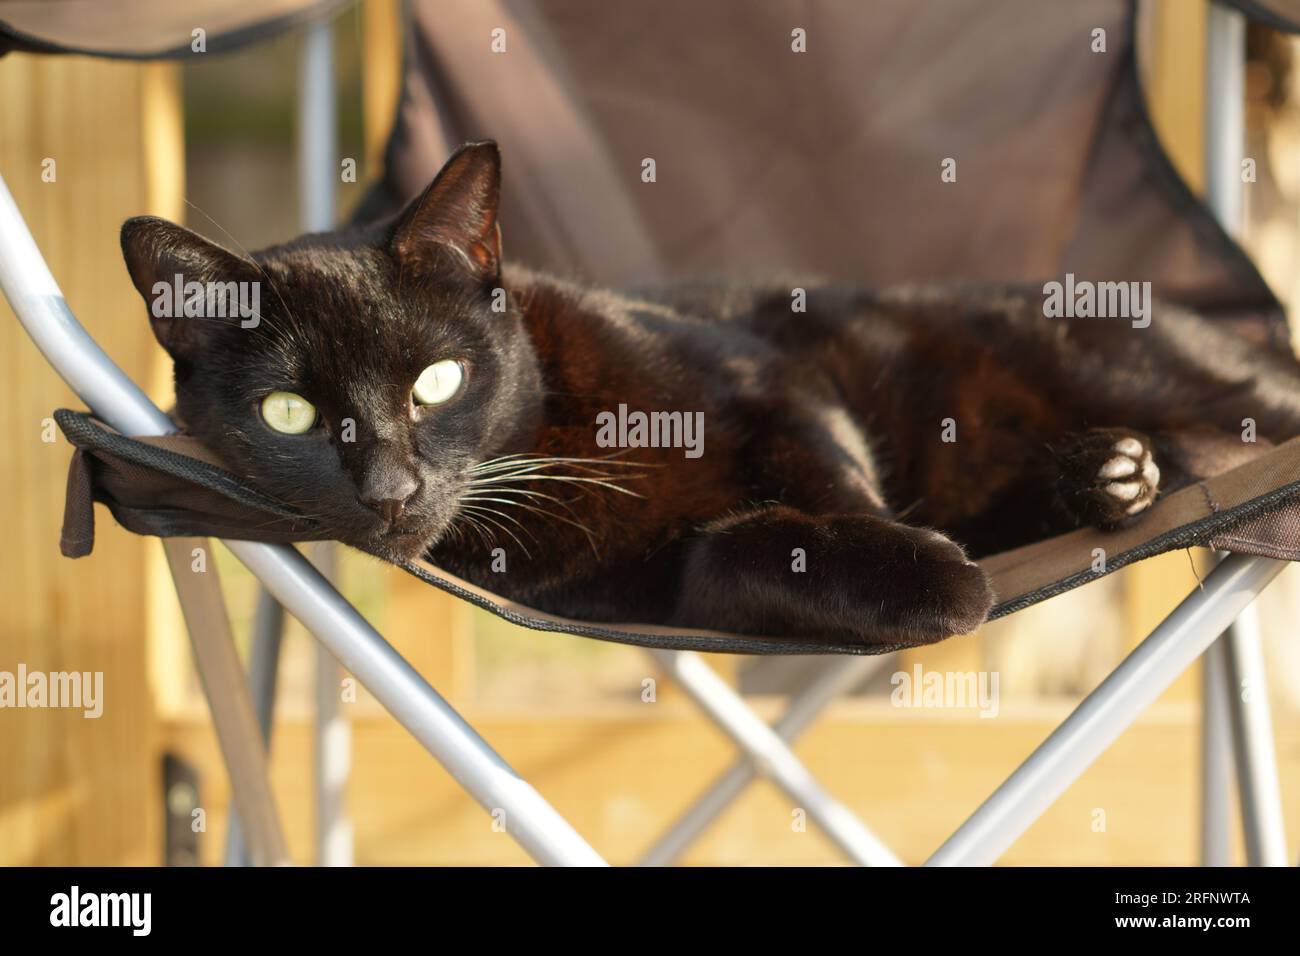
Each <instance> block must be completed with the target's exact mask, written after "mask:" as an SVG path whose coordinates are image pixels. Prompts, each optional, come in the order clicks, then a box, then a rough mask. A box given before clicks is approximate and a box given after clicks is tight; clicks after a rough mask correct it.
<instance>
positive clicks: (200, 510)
mask: <svg viewBox="0 0 1300 956" xmlns="http://www.w3.org/2000/svg"><path fill="white" fill-rule="evenodd" d="M55 418H56V420H57V421H58V423H59V426H60V427H61V428H62V429H63V432H64V434H65V435H66V436H67V437H68V440H69V441H71V442H72V443H73V445H74V446H76V449H77V450H76V452H75V453H74V455H73V459H72V466H71V469H70V471H69V476H68V495H67V509H66V512H65V514H64V527H63V538H62V543H61V546H62V549H63V553H64V554H66V555H68V556H69V557H79V556H82V555H85V554H89V553H90V549H91V547H92V546H93V543H94V515H93V510H94V509H93V503H94V502H96V501H97V502H101V503H103V504H104V505H106V506H107V507H108V508H109V510H110V511H111V512H112V513H113V516H114V517H115V518H116V519H117V521H118V523H119V524H121V525H123V526H124V527H126V528H128V529H129V530H131V531H134V532H135V533H137V534H149V535H158V536H160V537H170V536H212V537H219V538H230V539H237V540H250V541H264V542H279V543H291V542H297V541H314V540H322V539H325V538H327V537H328V535H327V534H325V533H324V532H323V531H322V530H321V529H320V528H319V527H317V526H316V525H315V523H314V522H312V521H310V520H309V519H306V518H302V517H300V516H298V515H296V514H295V513H294V511H293V510H292V509H291V508H288V507H286V506H284V505H282V504H279V503H278V502H275V501H273V500H272V499H270V498H267V497H266V496H265V495H262V494H260V493H259V492H257V491H254V490H253V489H251V488H248V487H247V486H245V485H244V484H243V483H242V482H241V481H240V480H239V479H238V478H237V477H235V476H234V475H233V474H231V473H230V472H228V471H226V470H225V469H224V468H222V467H221V464H220V462H218V461H217V460H216V459H215V458H213V456H212V455H211V453H210V452H208V450H207V449H205V448H204V447H203V446H201V445H199V444H198V443H197V442H196V441H195V440H194V439H193V438H190V437H188V436H185V435H172V436H168V437H166V438H151V439H147V440H136V439H131V438H125V437H123V436H120V435H118V434H116V433H114V432H113V431H112V430H110V429H108V428H107V427H106V426H104V425H102V424H100V423H98V422H96V421H95V420H93V419H91V418H90V417H89V416H87V415H84V414H78V413H73V412H68V411H59V412H57V413H56V414H55ZM1194 546H1205V547H1213V548H1218V549H1222V550H1225V551H1236V552H1239V553H1243V554H1258V555H1265V556H1268V557H1272V558H1281V559H1286V560H1292V561H1294V560H1300V438H1298V439H1294V440H1292V441H1290V442H1287V443H1286V444H1284V445H1281V446H1279V447H1277V448H1274V449H1271V450H1268V451H1264V452H1263V453H1261V454H1260V455H1259V456H1258V457H1256V458H1254V459H1252V460H1250V461H1248V462H1246V463H1245V464H1243V465H1240V466H1238V467H1236V468H1233V469H1232V470H1230V471H1227V472H1225V473H1223V474H1221V475H1218V476H1216V477H1213V478H1210V479H1208V480H1206V481H1203V482H1201V483H1199V484H1197V485H1194V486H1192V487H1189V488H1184V489H1182V490H1181V491H1178V492H1175V493H1174V494H1171V495H1169V496H1168V497H1166V498H1162V499H1161V500H1160V501H1158V502H1157V503H1156V504H1155V506H1154V507H1153V508H1152V509H1151V511H1150V512H1149V513H1148V514H1147V515H1146V516H1145V517H1144V518H1143V520H1142V521H1141V522H1140V523H1138V524H1136V525H1134V526H1132V527H1130V528H1127V529H1124V530H1121V531H1116V532H1109V533H1106V532H1101V531H1095V530H1091V529H1085V530H1080V531H1075V532H1072V533H1070V534H1066V535H1062V536H1060V537H1057V538H1052V539H1050V540H1047V541H1042V542H1039V543H1037V544H1033V545H1029V546H1028V547H1024V548H1018V549H1016V550H1014V551H1008V552H1005V553H1003V554H999V555H995V556H993V557H990V558H987V559H985V560H984V561H982V562H980V563H981V564H982V566H983V567H984V568H985V569H986V570H987V571H988V572H989V575H990V577H991V579H992V583H993V589H994V592H995V593H996V595H997V602H998V603H997V605H996V607H995V608H994V609H993V617H1001V616H1003V615H1006V614H1010V613H1012V612H1014V611H1018V610H1020V609H1022V608H1025V607H1028V606H1029V605H1031V604H1036V603H1038V602H1039V601H1043V600H1046V599H1047V598H1050V597H1053V596H1055V595H1057V594H1060V593H1062V592H1063V591H1067V590H1070V589H1071V588H1075V587H1078V586H1079V585H1081V584H1086V583H1087V582H1089V581H1092V580H1095V579H1096V578H1098V577H1102V576H1103V575H1105V574H1109V573H1110V572H1112V571H1115V570H1118V569H1119V568H1121V567H1124V566H1126V565H1128V564H1132V563H1134V562H1135V561H1140V560H1142V559H1144V558H1148V557H1152V556H1154V555H1156V554H1161V553H1163V552H1165V551H1170V550H1175V549H1179V548H1189V547H1194ZM1099 551H1100V553H1101V555H1102V557H1103V558H1104V562H1103V563H1102V564H1097V561H1098V553H1099ZM404 568H405V570H406V571H407V572H409V573H411V574H414V575H415V576H417V577H419V578H420V579H421V580H423V581H425V582H426V583H428V584H432V585H434V586H435V587H439V588H441V589H443V590H445V591H448V592H449V593H452V594H454V595H456V596H457V597H459V598H461V599H463V600H466V601H470V602H471V603H473V604H476V605H478V606H479V607H483V608H486V609H487V610H490V611H492V612H493V613H495V614H498V615H500V616H501V617H503V618H505V619H507V620H509V621H512V622H514V623H516V624H520V625H523V626H525V627H530V628H534V629H536V630H542V631H557V632H562V633H568V634H577V635H581V636H584V637H593V638H598V639H600V640H607V641H617V642H620V643H626V644H639V645H643V646H651V647H665V648H674V649H681V650H702V651H725V652H732V653H744V654H827V653H830V654H876V653H883V652H885V651H890V650H897V649H898V648H899V645H896V644H890V645H871V646H866V645H861V644H848V643H844V642H842V641H835V640H805V639H798V640H796V639H793V638H786V637H763V636H752V635H740V634H726V633H722V632H717V631H695V630H686V629H682V628H672V627H663V626H659V625H649V624H637V623H620V622H588V621H575V620H570V619H566V618H561V617H557V616H555V615H551V614H546V613H544V612H541V611H537V610H534V609H532V608H528V607H524V606H522V605H519V604H516V603H515V602H513V601H510V600H508V599H506V598H503V597H500V596H498V595H495V594H493V593H491V592H489V591H486V590H484V589H483V588H480V587H477V586H475V585H472V584H470V583H468V582H466V581H463V580H461V579H459V578H457V577H455V576H453V575H450V574H448V573H447V572H445V571H442V570H440V569H439V568H436V567H434V566H433V565H431V564H428V563H427V562H419V563H413V564H408V565H405V566H404Z"/></svg>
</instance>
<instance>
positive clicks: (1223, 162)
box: [1205, 3, 1246, 236]
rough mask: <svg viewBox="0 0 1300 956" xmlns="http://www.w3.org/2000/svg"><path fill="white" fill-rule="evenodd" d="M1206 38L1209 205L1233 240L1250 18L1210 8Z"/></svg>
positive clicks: (1237, 218) (1238, 201)
mask: <svg viewBox="0 0 1300 956" xmlns="http://www.w3.org/2000/svg"><path fill="white" fill-rule="evenodd" d="M1207 16H1208V21H1207V23H1206V34H1205V201H1206V203H1207V204H1208V205H1209V207H1210V208H1211V209H1212V210H1213V211H1214V215H1215V217H1216V218H1217V219H1218V220H1219V225H1221V226H1222V227H1223V228H1224V231H1226V232H1227V233H1228V235H1230V236H1237V235H1239V234H1240V233H1241V226H1242V215H1241V209H1242V195H1243V194H1242V182H1241V159H1242V152H1243V150H1244V147H1245V130H1246V18H1245V16H1244V15H1242V14H1241V13H1240V12H1238V11H1237V10H1234V9H1232V8H1231V7H1226V6H1224V5H1222V4H1220V3H1211V4H1210V6H1209V10H1208V13H1207Z"/></svg>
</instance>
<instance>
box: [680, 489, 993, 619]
mask: <svg viewBox="0 0 1300 956" xmlns="http://www.w3.org/2000/svg"><path fill="white" fill-rule="evenodd" d="M992 603H993V594H992V591H991V589H990V587H989V583H988V579H987V578H986V576H985V574H984V571H983V569H981V568H980V567H979V566H978V565H977V564H975V563H973V562H971V561H970V560H968V559H967V557H966V554H965V552H963V550H962V549H961V547H959V546H958V545H957V544H955V543H954V542H953V541H951V540H949V539H948V538H946V537H944V536H943V535H941V534H939V533H938V532H937V531H931V530H928V529H926V528H914V527H911V526H908V525H904V524H901V523H899V522H897V521H892V520H890V519H888V518H883V517H878V516H874V515H809V514H806V513H804V512H800V511H797V510H795V509H793V508H790V507H786V506H779V505H778V506H771V507H765V508H759V509H755V510H752V511H747V512H743V513H740V514H737V515H732V516H729V517H727V518H724V519H721V520H719V521H715V522H713V523H711V524H710V525H708V526H706V527H705V528H703V529H701V531H700V533H699V534H697V535H696V536H695V537H694V538H692V539H691V540H690V541H689V542H688V543H687V545H686V551H685V562H684V566H683V571H682V576H681V585H680V589H679V595H678V601H677V606H676V610H675V613H674V615H673V623H674V624H677V625H679V626H699V627H709V628H716V629H720V630H729V631H733V632H739V633H745V632H748V633H754V634H776V635H780V634H794V635H799V634H804V635H813V634H819V635H851V636H853V637H855V638H857V639H859V640H862V641H864V642H867V643H882V644H928V643H931V642H933V641H937V640H941V639H943V638H945V637H948V636H950V635H953V634H966V633H969V632H971V631H973V630H975V629H976V628H977V627H979V625H980V624H981V623H982V622H983V621H984V619H985V617H986V616H987V615H988V612H989V608H990V607H991V606H992Z"/></svg>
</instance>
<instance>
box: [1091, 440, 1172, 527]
mask: <svg viewBox="0 0 1300 956" xmlns="http://www.w3.org/2000/svg"><path fill="white" fill-rule="evenodd" d="M1111 450H1112V451H1113V452H1114V453H1115V455H1114V457H1112V458H1110V459H1109V460H1108V461H1107V462H1106V463H1105V464H1104V465H1102V466H1101V468H1099V469H1098V470H1097V482H1098V483H1099V484H1100V485H1101V490H1102V491H1103V492H1104V493H1105V494H1106V495H1108V496H1109V497H1110V498H1112V499H1113V500H1114V503H1115V506H1116V507H1117V508H1119V509H1121V510H1123V512H1124V514H1125V515H1129V516H1132V515H1136V514H1141V513H1142V512H1143V511H1146V510H1147V509H1148V508H1150V507H1151V503H1152V502H1154V501H1155V500H1156V492H1157V491H1158V490H1159V488H1160V468H1159V467H1158V466H1157V465H1156V462H1155V459H1154V458H1153V457H1152V456H1151V449H1149V448H1145V447H1143V444H1142V442H1140V441H1139V440H1138V439H1136V438H1121V439H1120V440H1119V441H1117V442H1115V444H1114V445H1112V446H1111Z"/></svg>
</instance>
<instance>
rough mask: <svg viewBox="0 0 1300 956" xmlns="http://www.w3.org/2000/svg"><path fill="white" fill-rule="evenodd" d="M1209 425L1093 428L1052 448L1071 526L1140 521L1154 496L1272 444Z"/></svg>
mask: <svg viewBox="0 0 1300 956" xmlns="http://www.w3.org/2000/svg"><path fill="white" fill-rule="evenodd" d="M1272 447H1273V444H1272V442H1270V441H1268V440H1266V439H1263V438H1255V439H1252V440H1251V441H1246V440H1244V439H1243V438H1242V435H1241V434H1240V433H1238V432H1230V431H1225V430H1223V429H1220V428H1215V427H1214V426H1211V425H1197V426H1192V427H1187V428H1175V429H1169V430H1162V431H1156V432H1153V433H1151V434H1150V435H1148V434H1146V433H1145V432H1141V431H1136V430H1134V429H1132V428H1093V429H1090V430H1088V431H1084V432H1077V433H1075V434H1073V435H1069V436H1067V437H1066V438H1065V439H1064V440H1062V441H1061V442H1058V443H1057V444H1056V446H1055V447H1054V448H1053V452H1054V467H1055V472H1056V479H1055V480H1056V486H1055V492H1056V500H1057V504H1058V507H1059V508H1060V509H1062V510H1063V511H1065V512H1066V513H1067V514H1068V515H1069V517H1070V518H1071V520H1072V522H1073V524H1074V525H1075V526H1082V525H1091V526H1093V527H1096V528H1105V529H1112V528H1118V527H1122V526H1124V525H1126V524H1129V523H1131V522H1134V521H1137V520H1139V519H1140V518H1141V517H1142V515H1143V514H1145V513H1146V511H1147V509H1149V508H1150V507H1151V505H1152V504H1153V503H1154V502H1155V500H1156V498H1157V497H1158V496H1159V495H1163V494H1170V493H1172V492H1174V491H1177V490H1179V489H1180V488H1184V487H1186V486H1187V485H1190V484H1192V483H1194V482H1196V481H1198V480H1200V479H1202V478H1207V477H1210V476H1212V475H1219V474H1222V473H1224V472H1226V471H1230V470H1231V469H1233V468H1236V467H1238V466H1239V465H1242V464H1245V463H1246V462H1247V461H1249V460H1250V459H1251V458H1254V457H1255V456H1257V455H1260V454H1262V453H1264V452H1265V451H1267V450H1268V449H1270V448H1272Z"/></svg>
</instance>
